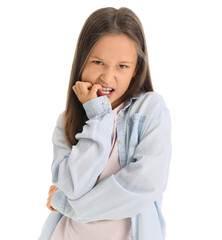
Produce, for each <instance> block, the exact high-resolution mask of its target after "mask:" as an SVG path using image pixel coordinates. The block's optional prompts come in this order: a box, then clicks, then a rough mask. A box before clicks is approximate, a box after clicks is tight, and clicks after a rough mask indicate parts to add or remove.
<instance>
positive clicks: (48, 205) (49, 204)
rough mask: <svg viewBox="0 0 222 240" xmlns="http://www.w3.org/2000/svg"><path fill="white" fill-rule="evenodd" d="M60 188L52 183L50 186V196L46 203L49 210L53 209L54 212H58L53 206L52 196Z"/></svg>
mask: <svg viewBox="0 0 222 240" xmlns="http://www.w3.org/2000/svg"><path fill="white" fill-rule="evenodd" d="M57 190H58V188H57V187H56V186H55V185H51V186H50V188H49V197H48V199H47V203H46V206H47V208H48V209H49V210H51V211H53V212H56V210H55V209H54V208H53V207H52V205H51V199H52V196H53V195H54V193H55V192H56V191H57Z"/></svg>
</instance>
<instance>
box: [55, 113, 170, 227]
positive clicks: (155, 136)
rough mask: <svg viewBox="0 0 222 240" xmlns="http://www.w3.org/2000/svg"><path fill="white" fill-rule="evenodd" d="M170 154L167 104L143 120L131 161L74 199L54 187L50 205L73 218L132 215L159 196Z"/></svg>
mask: <svg viewBox="0 0 222 240" xmlns="http://www.w3.org/2000/svg"><path fill="white" fill-rule="evenodd" d="M170 158H171V121H170V114H169V110H168V109H167V108H162V109H161V110H158V111H156V112H155V113H154V114H152V116H150V117H149V118H147V120H146V123H145V124H143V128H142V136H141V140H140V142H139V144H138V145H137V146H136V148H135V152H134V159H135V161H134V162H131V163H130V164H128V165H127V166H126V167H124V168H122V169H121V170H120V171H119V172H117V173H116V174H113V175H111V176H110V177H109V178H107V179H104V180H102V181H101V182H100V183H99V184H98V185H96V186H95V187H94V188H93V189H92V190H91V191H90V192H88V193H87V194H86V195H84V196H83V197H81V198H80V199H78V200H73V199H70V198H68V197H67V196H66V195H65V193H64V192H62V191H61V190H58V191H56V192H55V194H54V195H53V197H52V206H53V207H54V208H55V209H57V210H58V211H59V212H61V213H63V214H64V215H66V216H68V217H70V218H72V219H74V220H75V221H77V222H82V223H84V222H91V221H98V220H105V219H122V218H127V217H133V216H135V215H137V214H138V213H140V212H142V211H143V209H144V208H146V207H147V206H148V205H149V204H150V203H152V202H154V201H155V200H156V199H157V198H159V197H160V196H161V195H162V193H163V191H164V190H165V188H166V184H167V178H168V171H169V165H170Z"/></svg>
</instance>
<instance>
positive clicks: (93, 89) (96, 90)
mask: <svg viewBox="0 0 222 240" xmlns="http://www.w3.org/2000/svg"><path fill="white" fill-rule="evenodd" d="M98 90H102V86H101V85H100V84H94V85H93V86H92V89H91V92H90V95H91V94H92V95H95V94H97V92H98Z"/></svg>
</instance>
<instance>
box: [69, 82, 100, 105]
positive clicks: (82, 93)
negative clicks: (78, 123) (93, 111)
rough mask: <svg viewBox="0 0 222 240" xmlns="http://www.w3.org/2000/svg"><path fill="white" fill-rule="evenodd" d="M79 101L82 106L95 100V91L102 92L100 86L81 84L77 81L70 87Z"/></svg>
mask: <svg viewBox="0 0 222 240" xmlns="http://www.w3.org/2000/svg"><path fill="white" fill-rule="evenodd" d="M72 89H73V91H74V92H75V94H76V96H77V97H78V99H79V101H80V102H81V103H82V104H84V103H85V102H87V101H89V100H92V99H94V98H97V97H98V95H97V91H98V90H99V89H100V90H102V86H101V85H100V84H94V85H92V83H90V82H82V81H77V82H76V84H75V85H73V87H72Z"/></svg>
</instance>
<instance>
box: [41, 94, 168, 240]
mask: <svg viewBox="0 0 222 240" xmlns="http://www.w3.org/2000/svg"><path fill="white" fill-rule="evenodd" d="M83 107H84V109H85V111H86V114H87V117H88V120H87V121H86V123H85V125H84V127H83V131H82V132H81V133H78V134H77V135H76V138H77V139H78V140H79V142H78V144H77V145H75V146H72V148H70V147H68V145H67V143H66V140H65V136H64V130H63V120H62V116H63V113H61V114H60V115H59V118H58V120H57V124H56V127H55V130H54V132H53V138H52V140H53V153H54V155H53V163H52V182H53V184H55V185H56V186H58V188H59V190H57V191H56V192H55V194H54V195H53V198H52V206H53V207H54V208H55V209H56V210H57V211H58V212H59V213H60V214H59V213H58V215H54V213H51V214H50V216H49V217H48V219H47V220H46V223H45V225H44V227H43V229H42V232H41V236H40V238H39V240H49V239H50V236H51V235H50V234H51V233H52V229H53V228H55V227H56V224H57V223H58V221H59V219H60V217H61V216H62V214H63V215H65V216H67V217H70V218H72V219H73V220H75V221H77V222H80V223H85V222H93V221H99V220H106V219H112V220H114V219H122V218H128V217H131V221H132V227H131V231H130V236H131V238H132V240H163V239H165V221H164V217H163V215H162V211H161V203H162V194H163V192H164V191H165V189H166V186H167V179H168V173H169V166H170V159H171V151H172V146H171V121H170V113H169V110H168V108H167V107H166V104H165V102H164V100H163V98H162V96H161V95H160V94H158V93H155V92H147V93H143V94H140V95H138V96H136V97H134V98H132V99H130V100H129V101H128V102H127V103H126V104H125V107H124V109H122V110H120V112H119V113H118V117H117V140H118V150H119V159H120V165H121V170H120V171H119V172H117V173H116V174H113V175H111V176H110V177H108V178H106V179H104V180H102V181H101V182H100V183H98V184H97V185H96V186H95V187H94V185H95V183H96V181H97V178H98V176H99V175H100V173H101V172H102V171H103V169H104V168H105V166H106V164H107V162H108V158H109V153H110V148H111V134H112V130H113V124H114V117H113V113H112V108H111V104H110V102H109V99H108V98H107V96H101V97H98V98H95V99H93V100H90V101H88V102H86V103H85V104H83ZM47 225H48V227H47Z"/></svg>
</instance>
